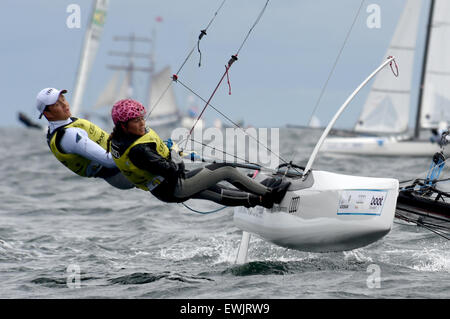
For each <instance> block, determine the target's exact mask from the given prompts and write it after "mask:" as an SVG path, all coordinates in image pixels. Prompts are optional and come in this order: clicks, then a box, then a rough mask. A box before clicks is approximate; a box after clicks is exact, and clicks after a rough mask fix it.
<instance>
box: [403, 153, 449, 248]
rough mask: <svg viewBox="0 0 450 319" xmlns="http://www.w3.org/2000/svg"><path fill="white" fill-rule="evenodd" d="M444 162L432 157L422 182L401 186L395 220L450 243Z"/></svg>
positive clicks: (442, 155)
mask: <svg viewBox="0 0 450 319" xmlns="http://www.w3.org/2000/svg"><path fill="white" fill-rule="evenodd" d="M445 162H446V158H445V156H444V154H443V152H442V151H441V152H437V153H435V154H434V155H433V158H432V162H431V165H430V168H429V170H428V171H427V174H426V177H425V178H416V179H414V180H412V181H406V182H404V183H401V187H400V192H399V195H398V199H397V210H396V214H395V216H396V217H397V218H398V219H400V220H403V221H406V222H408V223H413V224H417V225H419V226H422V227H425V228H427V229H430V230H432V231H433V232H435V233H437V234H439V235H441V236H443V237H445V238H447V239H450V179H449V178H445V177H444V176H443V174H442V173H443V170H444V166H445Z"/></svg>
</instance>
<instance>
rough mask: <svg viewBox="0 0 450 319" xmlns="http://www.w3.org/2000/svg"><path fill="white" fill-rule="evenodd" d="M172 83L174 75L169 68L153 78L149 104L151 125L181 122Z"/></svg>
mask: <svg viewBox="0 0 450 319" xmlns="http://www.w3.org/2000/svg"><path fill="white" fill-rule="evenodd" d="M171 82H172V73H171V71H170V67H169V66H167V67H165V68H164V69H163V70H162V71H161V72H159V73H157V74H155V75H153V77H152V81H151V88H150V101H149V103H148V104H147V108H148V112H150V111H151V115H150V117H149V121H150V124H151V125H165V124H170V123H175V122H177V121H179V120H180V114H179V111H178V107H177V103H176V99H175V92H174V91H173V87H172V85H170V83H171ZM166 90H167V91H166ZM152 109H153V110H152Z"/></svg>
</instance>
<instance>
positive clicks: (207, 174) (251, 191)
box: [107, 99, 290, 208]
mask: <svg viewBox="0 0 450 319" xmlns="http://www.w3.org/2000/svg"><path fill="white" fill-rule="evenodd" d="M145 114H146V111H145V108H144V106H143V105H142V104H141V103H139V102H137V101H135V100H131V99H125V100H120V101H118V102H117V103H115V104H114V106H113V108H112V111H111V116H112V120H113V122H114V125H115V126H114V130H113V132H112V133H111V134H110V137H109V139H108V149H107V150H108V151H109V150H110V151H111V154H112V156H113V158H114V160H115V162H116V165H117V167H118V168H119V169H120V170H121V171H122V173H123V174H124V175H125V176H126V177H127V178H128V179H129V180H130V181H132V182H133V183H134V184H135V186H136V187H138V188H141V189H143V190H146V191H150V192H151V193H152V194H153V195H154V196H155V197H157V198H158V199H159V200H161V201H164V202H169V203H170V202H184V201H186V200H188V199H191V198H192V199H205V200H211V201H214V202H216V203H219V204H222V205H226V206H245V207H254V206H256V205H260V206H263V207H266V208H271V207H272V206H273V204H274V203H280V202H281V200H282V198H283V197H284V195H285V193H286V191H287V189H288V187H289V185H290V183H289V182H287V183H285V182H282V180H281V179H280V178H278V179H275V178H274V179H270V180H266V181H265V183H259V182H256V181H255V180H253V179H251V178H249V177H247V176H245V175H244V174H241V173H240V172H239V171H238V170H237V169H236V168H235V167H231V166H229V165H227V164H225V163H220V164H210V165H207V166H205V167H203V168H198V169H195V170H192V171H186V170H185V167H184V163H183V160H182V159H181V158H180V156H179V154H178V153H177V152H176V151H175V150H173V149H169V148H168V147H167V145H166V144H165V143H164V141H163V140H162V139H161V138H160V137H159V136H158V134H157V133H156V132H155V131H154V130H152V129H149V130H147V129H146V127H145ZM221 181H227V182H229V183H231V184H232V185H233V186H235V187H236V188H238V189H235V188H230V187H226V186H224V185H221V184H219V182H221ZM266 185H270V186H272V187H268V186H266Z"/></svg>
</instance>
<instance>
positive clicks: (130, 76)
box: [107, 33, 153, 98]
mask: <svg viewBox="0 0 450 319" xmlns="http://www.w3.org/2000/svg"><path fill="white" fill-rule="evenodd" d="M113 40H114V41H126V42H129V44H130V49H129V51H128V52H118V51H110V52H109V54H110V55H115V56H122V57H127V58H129V62H128V65H126V66H121V65H107V67H108V68H110V69H113V70H125V71H126V73H127V78H128V81H129V82H128V95H129V96H128V97H129V98H130V97H132V95H133V91H134V90H133V72H134V71H142V72H148V73H150V74H151V73H153V63H152V56H151V55H148V54H143V53H136V52H135V50H134V44H135V42H147V43H153V41H152V39H149V38H146V37H137V36H135V35H134V33H132V34H131V35H130V36H128V37H126V36H124V37H122V36H116V37H114V38H113ZM134 58H147V59H149V60H150V61H151V63H150V67H138V66H136V65H135V63H134Z"/></svg>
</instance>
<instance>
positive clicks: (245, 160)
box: [191, 138, 262, 167]
mask: <svg viewBox="0 0 450 319" xmlns="http://www.w3.org/2000/svg"><path fill="white" fill-rule="evenodd" d="M191 141H192V142H194V143H197V144H200V145H202V146H205V147H209V148H211V149H213V150H214V151H218V152H221V153H222V154H225V155H228V156H231V157H234V158H235V159H238V160H241V161H243V162H245V163H247V164H255V163H252V162H250V161H248V160H247V159H245V158H240V157H239V156H237V155H234V154H230V153H227V152H225V151H224V150H221V149H217V148H216V147H213V146H211V145H208V144H205V143H203V142H199V141H197V140H195V139H193V138H191ZM202 153H203V151H202ZM256 165H258V166H261V165H259V164H256ZM261 167H262V166H261Z"/></svg>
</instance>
